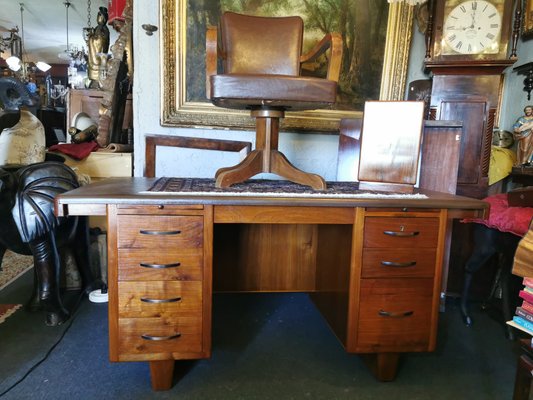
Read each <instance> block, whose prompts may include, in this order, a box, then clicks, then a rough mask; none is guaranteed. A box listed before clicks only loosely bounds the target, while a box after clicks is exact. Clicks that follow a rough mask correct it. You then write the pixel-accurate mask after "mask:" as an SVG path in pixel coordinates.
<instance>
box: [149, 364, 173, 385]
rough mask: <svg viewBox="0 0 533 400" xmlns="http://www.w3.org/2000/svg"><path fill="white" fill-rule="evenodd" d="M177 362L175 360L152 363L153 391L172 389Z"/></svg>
mask: <svg viewBox="0 0 533 400" xmlns="http://www.w3.org/2000/svg"><path fill="white" fill-rule="evenodd" d="M175 362H176V361H175V360H162V361H150V378H151V380H152V389H153V390H169V389H170V388H171V387H172V377H173V376H174V364H175Z"/></svg>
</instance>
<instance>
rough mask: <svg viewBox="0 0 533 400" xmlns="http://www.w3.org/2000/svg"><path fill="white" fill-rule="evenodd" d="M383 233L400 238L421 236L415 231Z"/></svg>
mask: <svg viewBox="0 0 533 400" xmlns="http://www.w3.org/2000/svg"><path fill="white" fill-rule="evenodd" d="M383 233H384V234H385V235H389V236H400V237H411V236H418V235H419V234H420V232H418V231H414V232H398V231H383Z"/></svg>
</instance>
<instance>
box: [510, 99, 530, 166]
mask: <svg viewBox="0 0 533 400" xmlns="http://www.w3.org/2000/svg"><path fill="white" fill-rule="evenodd" d="M513 132H514V137H515V140H516V141H517V142H518V145H517V147H516V163H517V165H519V166H520V165H531V164H532V162H533V105H528V106H526V107H525V108H524V115H523V116H521V117H520V118H518V120H517V121H516V122H515V124H514V125H513Z"/></svg>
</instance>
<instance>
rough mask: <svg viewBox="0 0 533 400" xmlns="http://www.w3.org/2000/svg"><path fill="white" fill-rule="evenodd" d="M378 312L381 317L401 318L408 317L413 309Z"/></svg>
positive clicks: (412, 312)
mask: <svg viewBox="0 0 533 400" xmlns="http://www.w3.org/2000/svg"><path fill="white" fill-rule="evenodd" d="M378 314H379V315H381V316H382V317H392V318H403V317H409V316H411V315H413V314H414V311H404V312H399V313H391V312H388V311H384V310H379V312H378Z"/></svg>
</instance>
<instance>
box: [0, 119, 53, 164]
mask: <svg viewBox="0 0 533 400" xmlns="http://www.w3.org/2000/svg"><path fill="white" fill-rule="evenodd" d="M45 156H46V135H45V132H44V126H43V124H42V123H41V121H39V119H38V118H37V117H36V116H34V115H33V114H32V113H31V112H29V111H26V110H21V111H20V120H19V122H18V123H17V124H16V125H14V126H13V127H11V128H6V129H4V130H3V131H2V132H1V133H0V165H30V164H34V163H38V162H42V161H44V159H45Z"/></svg>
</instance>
